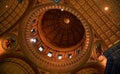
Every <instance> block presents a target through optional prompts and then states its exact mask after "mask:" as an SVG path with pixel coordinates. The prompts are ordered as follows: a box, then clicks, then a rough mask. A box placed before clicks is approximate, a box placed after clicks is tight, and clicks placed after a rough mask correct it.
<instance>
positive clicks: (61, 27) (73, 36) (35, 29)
mask: <svg viewBox="0 0 120 74" xmlns="http://www.w3.org/2000/svg"><path fill="white" fill-rule="evenodd" d="M19 35H20V42H21V43H20V44H21V46H22V47H23V52H24V53H25V54H26V55H27V56H28V58H29V59H31V61H33V62H34V63H35V64H36V65H38V66H39V67H40V68H42V69H45V70H48V71H51V72H69V71H72V70H74V69H76V68H78V67H80V66H81V65H83V64H84V63H85V62H86V61H87V60H88V58H89V56H90V51H91V50H90V48H91V44H92V33H91V29H90V27H89V24H88V23H87V21H86V20H85V19H84V18H83V16H82V15H81V14H80V13H79V12H77V11H76V10H75V9H73V8H70V7H68V6H64V5H45V6H38V7H36V8H34V9H33V10H31V11H30V12H29V13H28V16H26V17H25V18H24V21H23V22H22V24H21V25H20V30H19Z"/></svg>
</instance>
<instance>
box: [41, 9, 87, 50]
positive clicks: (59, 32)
mask: <svg viewBox="0 0 120 74" xmlns="http://www.w3.org/2000/svg"><path fill="white" fill-rule="evenodd" d="M42 29H43V32H44V36H45V37H46V39H47V40H48V42H50V43H51V44H52V45H54V46H57V47H63V48H64V47H70V46H74V45H76V44H78V43H79V42H80V41H81V40H82V38H83V36H84V32H85V29H84V27H83V26H82V23H81V22H80V20H79V19H78V18H77V17H76V16H75V15H73V14H72V13H70V12H68V11H65V10H60V9H51V10H48V11H47V12H46V13H45V14H44V15H43V19H42Z"/></svg>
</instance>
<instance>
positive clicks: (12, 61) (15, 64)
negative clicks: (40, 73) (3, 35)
mask: <svg viewBox="0 0 120 74" xmlns="http://www.w3.org/2000/svg"><path fill="white" fill-rule="evenodd" d="M0 74H35V72H34V71H33V69H32V68H31V67H30V66H29V65H28V64H27V63H26V62H24V61H23V60H21V59H18V58H6V59H4V60H2V61H0Z"/></svg>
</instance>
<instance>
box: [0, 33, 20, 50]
mask: <svg viewBox="0 0 120 74" xmlns="http://www.w3.org/2000/svg"><path fill="white" fill-rule="evenodd" d="M17 45H18V41H17V36H16V35H15V34H13V33H9V34H6V35H4V36H3V37H2V48H3V49H5V50H6V51H11V50H13V49H15V48H16V47H17Z"/></svg>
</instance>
